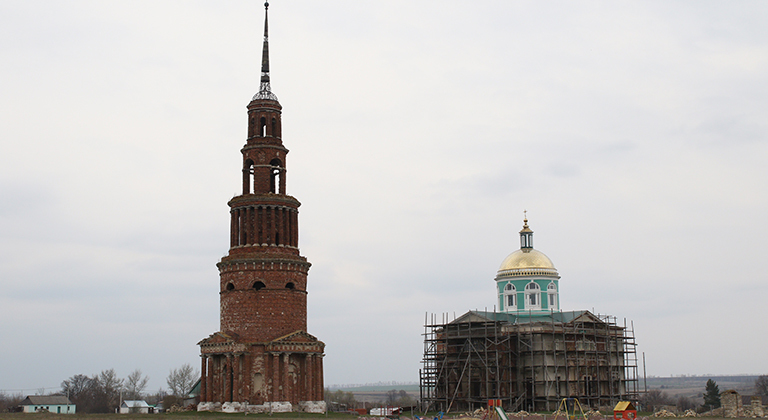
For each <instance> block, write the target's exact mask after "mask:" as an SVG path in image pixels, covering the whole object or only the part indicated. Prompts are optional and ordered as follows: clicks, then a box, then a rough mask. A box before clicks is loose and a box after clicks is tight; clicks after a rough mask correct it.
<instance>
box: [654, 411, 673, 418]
mask: <svg viewBox="0 0 768 420" xmlns="http://www.w3.org/2000/svg"><path fill="white" fill-rule="evenodd" d="M653 417H677V416H676V415H675V413H673V412H671V411H667V410H659V411H657V412H655V413H653Z"/></svg>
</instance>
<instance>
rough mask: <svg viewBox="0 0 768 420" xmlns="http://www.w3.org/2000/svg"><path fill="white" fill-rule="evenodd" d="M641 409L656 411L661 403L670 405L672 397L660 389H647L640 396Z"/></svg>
mask: <svg viewBox="0 0 768 420" xmlns="http://www.w3.org/2000/svg"><path fill="white" fill-rule="evenodd" d="M640 404H642V407H643V411H656V410H658V409H660V408H661V406H663V405H672V399H671V398H670V397H669V395H667V393H666V392H664V391H662V390H660V389H649V390H648V392H646V393H645V394H643V396H642V397H640Z"/></svg>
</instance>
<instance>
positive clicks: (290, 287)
mask: <svg viewBox="0 0 768 420" xmlns="http://www.w3.org/2000/svg"><path fill="white" fill-rule="evenodd" d="M285 288H286V289H291V290H293V289H295V288H296V286H294V285H293V283H287V284H286V285H285Z"/></svg>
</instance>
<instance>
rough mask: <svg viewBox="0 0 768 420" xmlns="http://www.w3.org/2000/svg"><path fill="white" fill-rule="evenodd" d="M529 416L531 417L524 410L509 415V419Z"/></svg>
mask: <svg viewBox="0 0 768 420" xmlns="http://www.w3.org/2000/svg"><path fill="white" fill-rule="evenodd" d="M530 415H531V413H529V412H527V411H525V410H521V411H518V412H517V413H509V416H510V417H525V416H530Z"/></svg>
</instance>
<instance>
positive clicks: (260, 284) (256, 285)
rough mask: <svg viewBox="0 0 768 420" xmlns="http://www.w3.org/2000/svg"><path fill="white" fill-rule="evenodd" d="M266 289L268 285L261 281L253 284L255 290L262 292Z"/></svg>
mask: <svg viewBox="0 0 768 420" xmlns="http://www.w3.org/2000/svg"><path fill="white" fill-rule="evenodd" d="M265 287H267V285H266V284H264V283H263V282H261V281H257V282H256V283H253V288H254V289H256V290H261V289H263V288H265Z"/></svg>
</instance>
